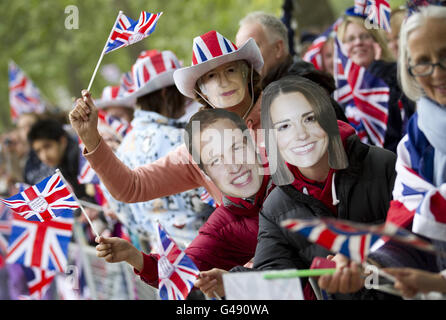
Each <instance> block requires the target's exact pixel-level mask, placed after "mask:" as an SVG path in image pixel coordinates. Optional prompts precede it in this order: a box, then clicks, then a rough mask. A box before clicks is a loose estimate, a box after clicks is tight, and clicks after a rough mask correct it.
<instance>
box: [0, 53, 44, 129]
mask: <svg viewBox="0 0 446 320" xmlns="http://www.w3.org/2000/svg"><path fill="white" fill-rule="evenodd" d="M8 73H9V105H10V107H11V118H12V120H13V121H14V122H15V121H16V120H17V118H18V117H19V116H20V115H21V114H22V113H27V112H35V113H42V112H44V111H45V104H44V102H43V101H42V99H41V96H40V92H39V89H37V88H36V87H35V86H34V84H33V82H32V81H31V79H30V78H28V77H27V76H26V74H25V73H24V72H23V71H22V70H21V69H20V68H19V67H18V66H17V65H16V64H15V63H14V62H13V61H10V62H9V68H8Z"/></svg>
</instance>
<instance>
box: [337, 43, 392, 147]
mask: <svg viewBox="0 0 446 320" xmlns="http://www.w3.org/2000/svg"><path fill="white" fill-rule="evenodd" d="M334 45H335V47H334V64H335V66H334V67H335V68H334V78H335V82H336V88H337V89H336V91H335V92H334V97H335V100H336V101H337V102H338V103H339V104H341V105H342V106H344V108H345V115H346V117H347V119H348V121H349V122H350V124H351V125H352V126H353V127H354V128H355V130H356V133H357V135H358V136H359V137H360V138H361V141H363V142H364V143H369V144H373V145H376V146H380V147H382V146H383V145H384V137H385V134H386V130H387V120H388V103H389V95H390V90H389V87H388V86H387V84H386V83H385V82H384V81H383V80H381V79H379V78H377V77H375V76H373V75H372V74H371V73H370V72H368V71H367V70H366V69H365V68H364V67H361V66H359V65H357V64H356V63H354V62H353V61H352V60H351V59H349V58H348V57H347V55H346V54H345V53H344V52H343V48H342V46H341V45H340V43H339V41H338V39H337V37H336V38H335V42H334Z"/></svg>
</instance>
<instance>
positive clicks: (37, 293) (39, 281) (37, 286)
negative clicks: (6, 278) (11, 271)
mask: <svg viewBox="0 0 446 320" xmlns="http://www.w3.org/2000/svg"><path fill="white" fill-rule="evenodd" d="M24 273H25V277H26V282H27V284H28V289H29V295H28V296H26V298H27V299H29V300H41V299H42V298H43V297H44V296H45V293H46V292H47V291H48V289H49V288H50V285H51V283H52V282H53V279H54V276H55V275H56V272H55V271H47V270H43V269H40V268H37V267H32V268H24Z"/></svg>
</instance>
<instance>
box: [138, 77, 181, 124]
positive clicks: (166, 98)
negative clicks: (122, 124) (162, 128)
mask: <svg viewBox="0 0 446 320" xmlns="http://www.w3.org/2000/svg"><path fill="white" fill-rule="evenodd" d="M163 90H164V92H163ZM185 103H186V98H185V97H184V96H183V95H182V94H181V93H180V92H179V91H178V89H177V87H176V86H174V85H171V86H168V87H165V88H162V89H159V90H156V91H154V92H151V93H149V94H146V95H143V96H141V97H139V98H138V99H137V100H136V104H137V106H139V107H140V108H141V109H142V110H145V111H153V112H156V113H159V114H162V115H165V116H166V117H167V118H171V119H178V118H180V117H181V116H182V115H183V114H184V107H185Z"/></svg>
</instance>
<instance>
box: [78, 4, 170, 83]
mask: <svg viewBox="0 0 446 320" xmlns="http://www.w3.org/2000/svg"><path fill="white" fill-rule="evenodd" d="M162 14H163V13H162V12H160V13H156V14H152V13H149V12H146V11H141V14H140V16H139V19H138V20H137V21H134V20H132V19H131V18H129V17H127V16H126V15H124V14H123V12H122V11H119V13H118V16H117V17H116V21H115V23H114V24H113V28H112V30H111V31H110V35H109V36H108V38H107V41H106V42H105V46H104V49H103V50H102V53H101V56H100V57H99V61H98V63H97V64H96V68H95V70H94V72H93V75H92V77H91V79H90V83H89V85H88V88H87V91H90V89H91V85H92V84H93V80H94V78H95V76H96V73H97V71H98V68H99V65H100V64H101V61H102V58H103V57H104V55H105V54H107V53H109V52H111V51H114V50H116V49H119V48H123V47H127V46H129V45H131V44H134V43H136V42H138V41H141V40H142V39H144V38H146V37H148V36H149V35H150V34H151V33H152V32H153V31H155V27H156V23H157V22H158V19H159V18H160V17H161V15H162Z"/></svg>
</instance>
